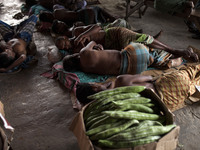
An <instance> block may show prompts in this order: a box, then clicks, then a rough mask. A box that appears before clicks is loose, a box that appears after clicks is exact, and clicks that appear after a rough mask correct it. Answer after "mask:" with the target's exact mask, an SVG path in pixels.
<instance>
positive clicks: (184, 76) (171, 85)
mask: <svg viewBox="0 0 200 150" xmlns="http://www.w3.org/2000/svg"><path fill="white" fill-rule="evenodd" d="M195 85H198V86H199V85H200V64H198V65H190V66H187V67H183V68H180V70H177V71H174V72H173V73H168V74H165V75H163V76H161V77H160V78H159V79H157V80H156V82H155V87H156V90H157V92H158V94H159V95H160V97H161V100H162V101H163V102H164V103H165V104H166V106H167V107H168V108H169V109H170V110H171V111H174V110H177V109H179V108H181V107H183V106H184V105H185V103H184V101H185V100H186V99H187V98H188V97H189V96H191V95H193V94H194V93H195V91H196V87H195Z"/></svg>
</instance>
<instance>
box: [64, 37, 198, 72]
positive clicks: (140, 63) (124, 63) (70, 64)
mask: <svg viewBox="0 0 200 150" xmlns="http://www.w3.org/2000/svg"><path fill="white" fill-rule="evenodd" d="M161 46H163V44H162V45H161ZM160 48H161V50H159V51H158V50H157V51H158V52H159V53H160V55H161V57H158V56H157V55H158V54H156V55H155V56H154V55H153V53H151V52H149V47H147V46H146V45H144V44H140V43H134V42H131V43H130V44H129V45H128V46H126V47H125V48H124V49H123V50H122V51H118V50H113V49H112V50H104V49H103V46H102V45H100V44H96V42H94V41H91V42H90V43H89V44H88V45H87V46H86V47H84V48H83V49H82V50H81V51H80V52H79V53H75V54H72V55H67V56H65V57H64V58H63V68H64V70H66V71H72V70H74V69H80V70H81V71H83V72H86V73H94V74H101V75H120V74H140V73H141V72H143V71H145V70H147V67H157V68H165V69H166V68H171V67H176V66H179V65H180V64H181V63H182V57H183V58H186V59H193V61H195V60H196V61H198V55H197V54H195V53H194V52H193V50H192V49H191V48H190V49H187V50H185V51H183V50H174V49H171V50H170V52H171V54H170V53H167V52H165V51H163V50H162V48H163V49H164V48H165V49H170V48H168V47H167V46H165V45H164V46H163V47H160ZM163 57H164V58H163ZM161 59H162V60H161Z"/></svg>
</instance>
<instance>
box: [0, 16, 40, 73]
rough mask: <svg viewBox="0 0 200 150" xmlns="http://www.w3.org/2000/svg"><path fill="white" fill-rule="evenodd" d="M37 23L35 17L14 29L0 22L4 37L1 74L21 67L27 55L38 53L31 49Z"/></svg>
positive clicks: (0, 63) (0, 60)
mask: <svg viewBox="0 0 200 150" xmlns="http://www.w3.org/2000/svg"><path fill="white" fill-rule="evenodd" d="M36 22H37V17H36V16H35V15H32V16H30V17H29V18H28V19H27V20H25V21H23V22H21V23H20V24H19V25H17V26H14V27H13V26H10V25H8V24H6V23H4V22H2V21H0V34H1V35H2V37H3V39H1V41H0V72H8V71H9V70H12V69H13V68H15V67H17V66H19V65H21V64H22V63H23V62H24V61H25V60H26V59H27V55H34V54H35V53H36V49H31V48H30V43H31V41H32V35H33V31H34V28H35V24H36ZM32 50H34V51H32Z"/></svg>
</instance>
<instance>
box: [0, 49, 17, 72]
mask: <svg viewBox="0 0 200 150" xmlns="http://www.w3.org/2000/svg"><path fill="white" fill-rule="evenodd" d="M14 60H15V53H14V52H13V51H12V50H10V49H6V50H5V51H4V52H2V53H0V68H6V67H8V66H9V65H11V64H12V63H13V61H14Z"/></svg>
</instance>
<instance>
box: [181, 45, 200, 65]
mask: <svg viewBox="0 0 200 150" xmlns="http://www.w3.org/2000/svg"><path fill="white" fill-rule="evenodd" d="M183 58H185V59H186V60H188V61H191V62H198V61H199V57H198V55H197V54H196V53H195V52H194V51H193V49H192V48H191V47H189V48H188V49H187V50H185V55H183Z"/></svg>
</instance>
